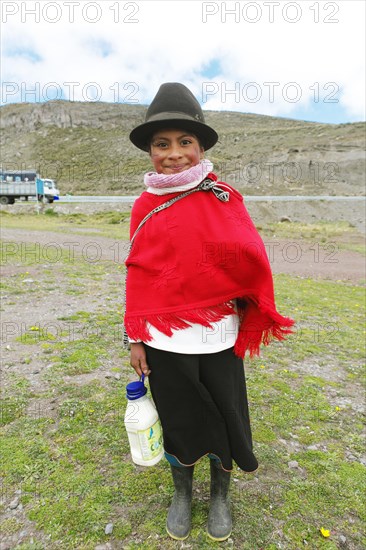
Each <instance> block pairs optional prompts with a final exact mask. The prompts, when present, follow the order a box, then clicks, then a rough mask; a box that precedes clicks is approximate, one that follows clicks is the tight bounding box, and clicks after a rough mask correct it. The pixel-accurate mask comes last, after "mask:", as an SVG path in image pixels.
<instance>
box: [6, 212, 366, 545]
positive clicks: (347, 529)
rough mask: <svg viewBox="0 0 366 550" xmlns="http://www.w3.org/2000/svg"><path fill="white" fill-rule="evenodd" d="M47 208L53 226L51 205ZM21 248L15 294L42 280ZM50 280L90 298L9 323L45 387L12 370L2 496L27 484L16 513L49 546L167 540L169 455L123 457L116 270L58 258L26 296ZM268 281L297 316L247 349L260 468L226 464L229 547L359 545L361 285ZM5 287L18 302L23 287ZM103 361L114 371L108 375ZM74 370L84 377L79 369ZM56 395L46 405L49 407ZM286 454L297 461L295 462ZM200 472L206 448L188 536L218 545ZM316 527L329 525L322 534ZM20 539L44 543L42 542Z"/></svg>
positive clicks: (126, 377) (123, 368)
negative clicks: (283, 337) (96, 301)
mask: <svg viewBox="0 0 366 550" xmlns="http://www.w3.org/2000/svg"><path fill="white" fill-rule="evenodd" d="M40 217H41V216H40ZM46 218H47V220H48V219H50V220H51V222H52V223H53V221H54V217H53V215H51V216H47V217H46V216H44V217H43V219H46ZM55 218H56V217H55ZM59 218H62V216H57V220H59ZM77 219H78V220H79V221H81V218H77ZM111 219H113V218H111ZM79 221H74V222H72V223H74V224H75V225H78V224H79ZM89 222H90V219H89ZM47 223H48V222H47ZM82 223H86V222H84V221H81V224H82ZM103 223H107V222H106V218H104V222H103ZM109 225H110V227H111V228H113V227H114V226H115V225H116V224H114V223H110V224H109ZM29 250H31V251H32V250H33V251H34V250H36V249H32V248H30V249H29ZM7 252H9V249H8V251H7ZM28 260H29V258H26V257H24V255H23V256H22V253H21V250H20V249H18V250H14V254H13V256H12V257H11V258H9V261H11V263H12V264H13V265H14V266H15V267H17V269H18V270H21V273H19V272H17V273H16V274H15V275H12V276H9V277H7V278H5V280H4V281H3V282H4V284H5V285H6V290H7V289H8V288H13V289H15V290H18V291H21V290H22V289H23V288H24V287H25V285H26V284H27V283H24V282H23V281H24V279H29V278H32V279H35V276H34V275H33V274H31V273H30V272H31V270H30V269H29V268H28V263H27V262H28ZM17 264H19V265H17ZM46 279H47V280H51V279H52V280H54V281H56V282H58V281H62V288H63V289H66V291H72V290H75V291H76V290H77V291H79V292H85V293H87V296H88V297H90V305H91V306H90V309H88V308H87V307H85V303H84V306H83V307H80V308H79V309H77V308H74V309H72V308H70V309H64V310H63V311H62V312H58V311H57V313H55V322H54V323H52V326H51V325H48V324H47V323H46V324H42V323H41V322H39V323H37V322H34V324H32V325H31V326H28V325H27V326H26V327H25V330H24V331H23V334H22V335H21V336H23V339H22V338H21V337H19V334H18V335H15V336H14V337H13V340H11V341H10V344H11V345H10V347H12V346H13V342H15V341H16V342H17V343H16V346H17V348H19V347H21V349H22V350H24V353H26V354H27V356H32V366H33V365H34V364H35V363H36V362H37V360H38V359H37V357H40V358H41V359H40V361H41V364H42V366H43V367H44V369H43V370H42V372H41V373H40V374H39V375H38V376H39V379H40V381H41V386H42V393H38V394H37V393H34V392H33V390H32V386H31V385H30V383H29V380H28V379H27V377H26V375H25V374H24V375H23V373H22V375H21V376H19V375H16V376H13V377H12V376H10V372H8V371H6V373H5V375H6V384H5V385H4V389H3V400H4V404H5V405H4V406H3V408H2V418H3V426H2V428H1V436H2V458H1V461H2V469H3V473H4V478H3V484H4V496H5V501H6V503H8V501H9V502H10V501H11V500H12V499H13V498H14V495H15V491H18V490H21V491H22V493H21V494H20V499H21V503H22V504H23V507H24V508H23V509H24V512H25V514H26V516H27V517H28V518H29V519H30V520H32V521H34V522H35V528H36V529H37V530H39V531H41V532H42V534H43V535H44V536H48V535H50V539H49V542H47V546H48V548H50V549H51V550H56V549H57V550H58V549H61V550H69V549H70V548H75V549H76V548H77V549H78V550H89V549H90V550H91V549H94V548H95V546H96V545H97V544H105V543H106V542H110V543H111V545H112V546H115V547H120V546H121V547H122V546H123V548H126V549H127V550H130V549H134V548H136V549H139V550H140V549H143V548H146V549H149V550H151V549H155V548H156V549H157V550H158V549H160V548H164V550H165V549H167V550H170V549H172V550H173V549H176V548H177V547H178V546H177V543H176V542H174V541H172V540H170V539H169V537H168V536H167V535H166V533H165V519H166V513H167V508H168V506H169V503H170V501H171V497H172V494H173V486H172V482H171V478H170V472H169V467H168V465H167V463H166V462H164V461H161V462H160V463H159V464H158V465H157V466H156V467H154V468H145V469H144V468H140V467H137V466H135V465H134V464H133V463H132V462H131V459H130V455H129V445H128V438H127V435H126V431H125V429H124V422H123V417H124V410H125V406H126V397H125V385H126V384H127V383H128V382H129V381H131V379H134V378H136V377H135V376H134V373H133V371H132V369H131V368H130V366H129V360H128V354H127V352H126V351H124V350H123V349H122V347H121V339H122V316H121V311H120V309H119V308H120V301H121V295H122V292H121V282H122V274H121V266H119V265H117V264H116V263H115V262H102V261H100V262H96V263H93V262H83V261H80V258H75V261H74V262H71V261H70V259H69V258H67V257H64V256H63V257H62V258H61V259H60V261H58V262H54V263H48V267H47V272H45V273H43V272H41V273H40V275H39V277H37V282H38V284H37V285H35V286H34V288H33V294H32V296H34V303H37V300H38V299H41V298H42V299H44V298H46V299H48V296H50V297H51V296H52V295H51V294H48V293H51V292H52V289H49V290H47V287H45V285H44V281H45V280H46ZM29 284H30V283H29ZM26 288H27V292H28V287H26ZM275 288H276V296H277V305H278V309H279V311H281V313H283V314H286V315H290V316H293V317H294V318H295V319H296V321H297V328H296V333H295V334H294V335H293V336H291V337H289V338H288V340H287V341H285V342H276V343H272V344H271V346H269V347H267V348H264V349H263V351H262V354H261V357H260V358H256V359H254V360H247V361H246V375H247V385H248V394H249V400H250V412H251V420H252V431H253V440H254V445H255V453H256V455H257V457H258V460H259V463H260V468H259V471H258V472H257V473H254V474H245V473H243V472H241V471H238V470H237V469H236V468H235V469H234V472H233V476H232V477H233V480H232V491H231V495H232V496H231V500H232V507H233V516H234V529H233V533H232V537H231V538H232V541H233V547H235V548H241V549H244V550H253V549H255V550H259V549H260V548H263V549H265V550H275V549H277V548H288V549H292V548H294V549H295V548H303V547H305V546H307V547H308V548H312V549H313V548H314V549H318V548H319V549H323V548H327V549H328V550H329V549H336V548H340V547H341V546H340V542H339V540H340V539H339V537H340V536H345V537H346V539H347V544H348V546H349V548H350V549H352V550H354V549H355V550H358V549H361V548H363V547H364V546H365V543H366V541H365V540H364V538H363V525H364V521H365V514H364V502H363V499H362V496H363V494H362V488H363V485H364V483H365V479H366V476H365V467H364V465H363V464H362V462H361V460H362V455H363V452H364V440H363V432H362V430H363V425H362V414H361V412H359V411H358V409H357V408H353V405H354V404H355V403H356V404H357V392H359V393H361V390H362V387H361V386H360V384H361V382H362V373H363V370H362V367H363V356H364V345H363V341H364V333H363V327H362V320H361V319H362V307H361V306H362V304H363V289H362V288H361V287H359V286H352V285H349V284H344V283H340V282H330V281H318V280H317V281H313V280H311V279H302V278H294V277H289V276H286V275H278V276H276V277H275ZM97 293H103V294H104V298H103V303H102V305H98V306H95V307H94V305H93V298H94V296H95V295H96V294H97ZM12 299H13V300H15V299H18V300H19V301H18V302H17V303H18V305H19V307H21V305H22V300H23V295H20V296H19V298H18V297H17V295H16V294H14V295H12ZM32 327H33V328H32ZM16 339H17V340H16ZM30 344H31V345H30ZM22 346H23V347H22ZM25 365H27V363H25ZM106 368H108V370H109V371H110V372H111V373H118V375H119V377H117V378H118V379H116V378H114V377H113V376H111V377H110V378H105V376H104V374H105V369H106ZM83 374H88V376H87V377H85V379H84V381H83V377H82V376H80V375H83ZM66 375H67V378H66ZM76 375H78V378H73V377H74V376H76ZM38 391H39V390H38ZM37 397H38V398H40V399H39V400H38V399H36V398H37ZM32 398H33V399H34V400H35V404H37V403H38V402H39V403H41V401H42V403H43V405H42V407H43V408H42V407H40V410H39V414H38V415H37V417H36V418H33V417H30V415H29V414H28V413H27V407H28V406H29V404H30V399H32ZM42 398H43V399H42ZM51 398H52V399H53V400H54V403H53V404H52V407H54V409H53V410H52V415H51V414H49V413H50V411H49V410H48V409H47V407H50V406H51V404H50V403H49V401H50V400H51ZM32 404H33V402H32ZM358 404H359V403H358ZM290 461H292V462H293V461H296V462H297V467H294V468H290V467H289V466H288V464H289V462H290ZM208 475H209V465H208V461H207V460H202V461H201V462H200V463H199V464H198V465H197V467H196V470H195V480H194V501H193V529H192V533H191V536H190V538H189V539H188V541H187V544H190V545H192V547H193V548H200V549H201V548H202V549H205V548H207V549H210V548H214V547H215V548H216V547H217V544H214V543H212V542H210V541H209V540H208V539H207V536H206V534H205V523H206V519H207V513H208V496H209V484H208ZM108 523H113V525H114V528H113V533H112V535H110V536H108V535H105V533H104V530H105V526H106V525H107V524H108ZM2 526H3V532H4V533H5V534H7V535H8V536H10V535H11V534H16V533H17V532H18V531H20V530H21V529H24V527H23V526H22V525H21V524H17V523H16V522H14V521H10V520H5V522H3V524H2ZM322 528H324V529H328V530H329V531H330V537H329V538H324V536H323V535H322V533H321V529H322ZM35 538H36V537H35ZM304 541H305V542H304ZM37 545H38V546H37ZM21 547H23V548H27V547H28V548H38V547H39V548H42V547H43V546H42V544H41V543H40V541H37V540H36V541H34V543H30V542H24V544H23V545H20V546H19V548H21Z"/></svg>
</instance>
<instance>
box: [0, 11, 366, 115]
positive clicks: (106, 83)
mask: <svg viewBox="0 0 366 550" xmlns="http://www.w3.org/2000/svg"><path fill="white" fill-rule="evenodd" d="M72 8H73V10H74V22H70V16H71V13H72ZM31 9H33V10H36V11H38V13H37V17H38V21H35V18H36V16H35V15H34V14H32V13H30V10H31ZM16 10H17V11H16ZM225 10H226V12H225ZM228 10H234V11H235V13H231V14H230V13H228ZM271 10H273V12H272V15H273V21H272V22H271V21H270V17H271ZM15 11H16V13H13V14H12V12H15ZM214 12H215V13H214ZM204 18H205V19H206V23H204V22H203V19H204ZM225 18H226V21H225ZM56 19H58V20H57V21H56V22H54V23H52V22H50V21H52V20H56ZM97 19H98V21H97ZM255 19H258V21H256V22H253V21H254V20H255ZM296 19H298V20H297V21H296V22H295V20H296ZM93 20H95V21H96V22H94V23H93V22H92V21H93ZM317 20H318V22H316V21H317ZM364 20H365V4H364V2H362V1H357V0H355V1H353V0H351V1H349V0H338V1H337V2H325V1H318V2H310V1H306V0H305V1H304V0H298V1H297V2H289V1H286V0H281V1H277V2H265V1H258V0H257V1H255V2H248V1H245V2H243V1H242V2H200V1H196V0H194V1H184V2H183V1H155V0H149V1H148V0H145V1H142V2H140V1H136V2H123V1H120V2H116V1H113V2H110V1H99V2H89V1H87V0H79V1H78V2H66V1H62V0H58V1H54V2H51V1H50V2H31V1H29V0H28V1H27V2H25V1H18V2H5V1H3V2H2V22H3V25H2V27H3V49H4V53H3V73H2V80H3V81H4V82H5V83H6V82H8V83H9V82H10V83H13V84H12V87H11V86H10V85H8V88H4V87H3V103H8V102H13V101H19V100H22V101H24V100H27V101H32V100H33V101H34V100H36V101H43V100H45V99H47V96H45V94H46V92H47V90H48V94H49V95H52V93H54V90H55V88H54V87H53V88H52V87H51V86H49V87H47V83H50V82H54V83H57V85H58V86H59V87H60V89H61V88H62V89H63V90H64V93H65V95H66V97H68V90H70V85H65V83H67V82H77V83H79V84H78V85H75V86H74V96H73V97H71V99H75V100H82V99H85V100H88V99H90V94H91V92H92V87H91V86H89V87H88V83H90V82H96V83H97V85H98V87H99V88H98V89H99V91H100V99H101V100H103V101H115V100H116V99H119V100H120V101H123V100H126V98H128V97H129V94H130V97H131V99H137V100H138V101H139V102H141V103H144V104H146V103H148V102H149V101H150V100H151V98H152V97H153V96H154V95H155V93H156V91H157V89H158V87H159V85H160V84H161V83H162V82H166V81H180V82H184V83H185V84H187V85H188V86H189V87H190V88H191V89H192V91H193V92H194V93H195V94H196V95H197V96H198V97H199V98H201V99H207V101H206V102H205V103H204V107H205V108H207V109H226V110H238V111H245V112H257V113H263V114H272V115H280V116H291V115H293V114H294V113H295V114H296V111H297V110H299V109H300V108H306V106H309V105H311V103H312V102H314V100H315V99H318V100H319V101H320V102H324V100H325V99H326V97H327V95H328V94H329V93H330V92H332V91H333V92H334V93H333V96H329V95H328V100H329V99H332V98H336V99H338V100H339V103H338V104H337V103H334V104H333V105H330V104H329V103H328V104H327V107H328V108H329V107H330V106H332V108H334V109H335V110H337V109H338V110H339V109H343V110H344V111H346V113H347V114H348V115H349V116H350V117H353V118H356V119H362V118H364V104H365V88H364V71H365V59H364V45H365V44H364V43H365V37H364ZM130 21H136V22H130ZM250 21H252V22H250ZM291 21H294V22H291ZM326 21H329V22H326ZM337 21H338V22H337ZM15 38H16V44H17V48H18V55H14V54H15V53H16V50H14V46H13V44H14V43H15V42H14V39H15ZM26 50H29V51H32V52H33V53H34V54H37V55H38V56H40V58H41V59H40V60H38V61H37V60H35V61H33V60H32V57H29V55H25V53H24V52H26ZM22 52H23V54H22ZM213 60H215V62H216V63H215V65H217V66H218V67H220V74H218V75H216V74H205V67H208V66H209V65H210V62H212V61H213ZM116 82H118V83H119V84H118V85H117V84H115V83H116ZM207 82H210V83H211V87H210V88H209V89H210V90H211V95H208V96H207V97H206V98H205V97H202V92H203V91H205V90H206V91H207V84H205V83H207ZM21 83H24V84H23V85H21ZM36 83H39V91H38V90H37V92H36V94H35V95H33V96H32V94H31V93H28V94H25V87H27V89H32V88H35V86H36ZM129 83H135V84H134V85H131V84H129ZM249 83H255V84H252V85H249ZM265 83H267V84H265ZM270 83H272V84H270ZM276 83H278V84H276ZM291 83H294V84H291ZM329 83H334V84H333V88H332V85H329ZM327 85H328V87H327ZM124 86H125V89H124V88H123V87H124ZM271 87H272V92H273V97H272V98H271V97H270V90H271ZM17 89H18V94H16V93H14V94H11V93H9V92H10V90H13V91H16V90H17ZM230 90H236V92H237V93H236V95H235V94H234V93H228V92H229V91H230ZM4 91H5V92H6V91H8V93H7V94H5V95H4ZM87 92H88V93H89V97H87V96H86V93H87ZM117 92H118V93H117ZM238 95H239V97H238ZM256 95H257V97H258V101H255V102H254V101H253V99H254V98H255V97H256ZM300 96H301V97H300ZM295 99H296V100H297V101H294V100H295ZM238 100H239V101H238ZM271 100H272V101H271Z"/></svg>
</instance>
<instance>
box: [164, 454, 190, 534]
mask: <svg viewBox="0 0 366 550" xmlns="http://www.w3.org/2000/svg"><path fill="white" fill-rule="evenodd" d="M170 468H171V471H172V476H173V482H174V487H175V492H174V496H173V501H172V503H171V505H170V508H169V512H168V517H167V520H166V530H167V533H168V535H169V536H170V537H172V538H173V539H175V540H185V539H186V538H187V537H188V535H189V533H190V531H191V509H192V480H193V470H194V466H182V467H177V466H173V465H172V464H171V465H170Z"/></svg>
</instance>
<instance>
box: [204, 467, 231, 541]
mask: <svg viewBox="0 0 366 550" xmlns="http://www.w3.org/2000/svg"><path fill="white" fill-rule="evenodd" d="M214 462H215V461H214V460H210V469H211V502H210V512H209V514H208V522H207V534H208V536H209V537H210V539H212V540H215V541H223V540H226V539H227V538H229V537H230V534H231V529H232V525H233V524H232V519H231V512H230V502H229V498H228V493H229V486H230V477H231V473H230V472H226V471H225V470H223V469H222V468H221V467H220V466H219V467H218V466H216V465H215V463H214Z"/></svg>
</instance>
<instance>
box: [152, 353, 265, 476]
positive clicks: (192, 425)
mask: <svg viewBox="0 0 366 550" xmlns="http://www.w3.org/2000/svg"><path fill="white" fill-rule="evenodd" d="M145 349H146V356H147V363H148V365H149V367H150V369H151V374H150V375H149V384H150V390H151V394H152V397H153V399H154V402H155V405H156V408H157V411H158V413H159V417H160V422H161V425H162V429H163V438H164V450H165V452H166V453H169V454H170V455H173V456H174V457H175V458H176V459H177V460H178V461H179V462H180V463H181V464H182V465H185V466H188V465H192V464H194V463H195V462H197V461H198V460H199V459H200V458H201V457H203V456H205V455H208V454H210V455H215V456H216V457H218V458H219V459H220V461H221V465H222V467H223V468H224V469H225V470H228V471H230V470H232V468H233V464H232V461H233V460H234V461H235V462H236V464H237V465H238V466H239V468H241V469H242V470H244V471H245V472H253V471H255V470H256V469H257V467H258V462H257V459H256V458H255V456H254V454H253V451H252V434H251V429H250V420H249V410H248V399H247V390H246V384H245V376H244V365H243V360H242V359H240V358H239V357H237V356H236V355H234V351H233V348H229V349H226V350H224V351H220V352H217V353H207V354H199V355H194V354H192V355H191V354H182V353H172V352H169V351H162V350H158V349H156V348H152V347H151V346H148V345H146V344H145Z"/></svg>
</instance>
